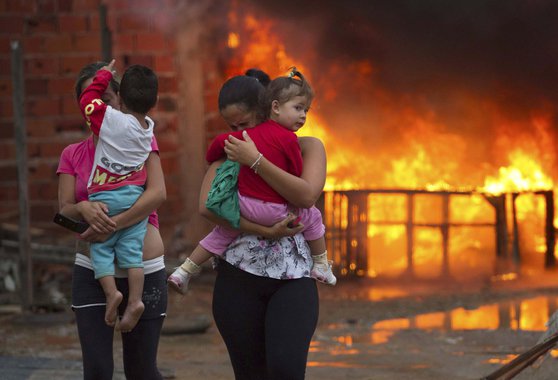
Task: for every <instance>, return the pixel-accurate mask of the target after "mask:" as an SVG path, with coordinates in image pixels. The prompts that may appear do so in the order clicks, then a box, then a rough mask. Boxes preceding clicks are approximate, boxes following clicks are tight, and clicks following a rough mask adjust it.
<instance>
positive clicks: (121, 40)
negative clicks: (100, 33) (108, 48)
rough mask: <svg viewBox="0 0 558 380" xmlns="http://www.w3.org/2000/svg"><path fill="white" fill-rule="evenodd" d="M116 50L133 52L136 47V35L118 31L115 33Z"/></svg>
mask: <svg viewBox="0 0 558 380" xmlns="http://www.w3.org/2000/svg"><path fill="white" fill-rule="evenodd" d="M113 40H114V46H113V47H114V51H118V52H120V53H131V52H133V51H134V50H135V49H136V37H135V35H134V34H131V33H118V34H115V35H113Z"/></svg>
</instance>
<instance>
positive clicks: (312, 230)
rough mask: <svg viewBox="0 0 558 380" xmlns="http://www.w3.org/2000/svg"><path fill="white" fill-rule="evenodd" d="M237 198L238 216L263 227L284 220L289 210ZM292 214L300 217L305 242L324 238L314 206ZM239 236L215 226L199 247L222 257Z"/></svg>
mask: <svg viewBox="0 0 558 380" xmlns="http://www.w3.org/2000/svg"><path fill="white" fill-rule="evenodd" d="M238 198H239V202H240V215H242V216H243V217H244V218H246V219H248V220H250V221H252V222H254V223H257V224H261V225H263V226H272V225H274V224H275V223H277V222H280V221H281V220H284V219H285V218H286V217H287V214H288V212H289V210H290V208H289V206H288V205H287V204H284V203H272V202H265V201H262V200H259V199H256V198H251V197H245V196H243V195H241V194H238ZM293 213H294V214H296V215H298V216H300V223H302V224H303V225H304V230H302V234H303V235H304V239H305V240H317V239H319V238H321V237H322V236H324V233H325V226H324V224H323V222H322V214H321V213H320V210H318V209H317V208H316V207H315V206H314V207H311V208H299V209H295V210H293ZM240 234H241V232H240V231H239V230H235V229H232V228H228V227H222V226H216V227H215V228H213V230H212V231H211V232H210V233H209V234H208V235H207V236H206V237H205V238H203V239H202V240H201V241H200V245H201V246H202V247H203V248H205V249H206V250H208V251H209V252H211V253H213V254H215V255H222V254H223V252H225V250H226V249H227V247H228V246H229V244H230V243H232V241H233V240H234V239H235V238H236V237H237V236H238V235H240Z"/></svg>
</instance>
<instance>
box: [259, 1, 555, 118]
mask: <svg viewBox="0 0 558 380" xmlns="http://www.w3.org/2000/svg"><path fill="white" fill-rule="evenodd" d="M254 5H255V6H257V7H258V8H259V9H260V10H261V11H262V12H263V13H264V14H266V15H267V17H271V18H274V19H276V20H284V25H287V26H285V28H284V29H285V30H284V31H283V32H286V33H289V34H291V37H290V38H289V39H288V40H287V41H289V42H288V45H289V49H292V50H294V51H296V49H297V46H296V40H294V39H293V38H292V33H293V32H295V31H297V30H298V33H300V34H301V35H303V34H308V33H311V34H315V35H314V39H315V40H314V42H315V46H313V47H312V49H314V48H315V49H316V50H317V51H318V52H319V62H321V64H322V65H328V62H334V61H335V62H338V61H340V60H341V61H342V60H346V61H350V60H361V59H366V60H370V61H371V62H373V64H374V65H375V68H376V70H377V71H376V81H377V82H376V84H377V85H380V86H381V87H382V88H385V89H389V90H390V91H395V92H405V93H417V94H423V95H425V96H431V97H433V98H434V99H435V98H444V97H445V94H446V93H448V92H453V91H456V90H457V89H458V90H462V91H467V92H469V93H472V94H477V95H479V96H491V97H494V98H495V99H496V100H497V101H498V102H500V103H502V104H503V105H507V106H510V107H511V106H515V107H518V106H519V107H520V108H521V109H526V108H531V107H536V106H537V104H538V103H539V102H540V101H541V100H548V101H551V102H553V103H554V104H555V103H556V102H557V101H558V90H557V88H558V87H557V86H558V33H557V32H558V28H557V27H556V23H557V20H558V1H555V0H492V1H491V0H389V1H388V0H385V1H365V0H344V1H339V0H335V1H333V0H320V1H300V0H296V1H295V0H287V1H281V2H276V1H260V0H258V1H255V0H254ZM279 29H281V28H279ZM281 32H282V31H281V30H278V33H281ZM290 42H292V43H290ZM298 48H299V49H300V50H301V52H302V51H304V50H307V49H308V46H298ZM511 108H514V107H511Z"/></svg>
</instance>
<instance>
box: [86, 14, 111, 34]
mask: <svg viewBox="0 0 558 380" xmlns="http://www.w3.org/2000/svg"><path fill="white" fill-rule="evenodd" d="M87 17H88V20H87V25H88V27H89V31H91V32H97V33H99V31H100V30H101V21H100V16H99V13H90V14H89V15H88V16H87ZM107 23H108V21H107ZM108 28H109V30H112V28H111V27H110V26H109V27H108Z"/></svg>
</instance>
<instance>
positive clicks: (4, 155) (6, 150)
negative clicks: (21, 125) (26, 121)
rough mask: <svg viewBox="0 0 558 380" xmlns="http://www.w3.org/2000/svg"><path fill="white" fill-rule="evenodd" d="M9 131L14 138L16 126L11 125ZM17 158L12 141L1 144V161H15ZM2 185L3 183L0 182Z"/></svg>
mask: <svg viewBox="0 0 558 380" xmlns="http://www.w3.org/2000/svg"><path fill="white" fill-rule="evenodd" d="M8 130H9V131H11V132H12V136H13V134H14V126H13V125H10V126H9V128H8ZM15 157H16V146H15V144H14V143H13V142H12V141H10V142H9V143H1V144H0V160H2V161H3V160H13V159H14V158H15ZM0 183H1V181H0Z"/></svg>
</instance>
